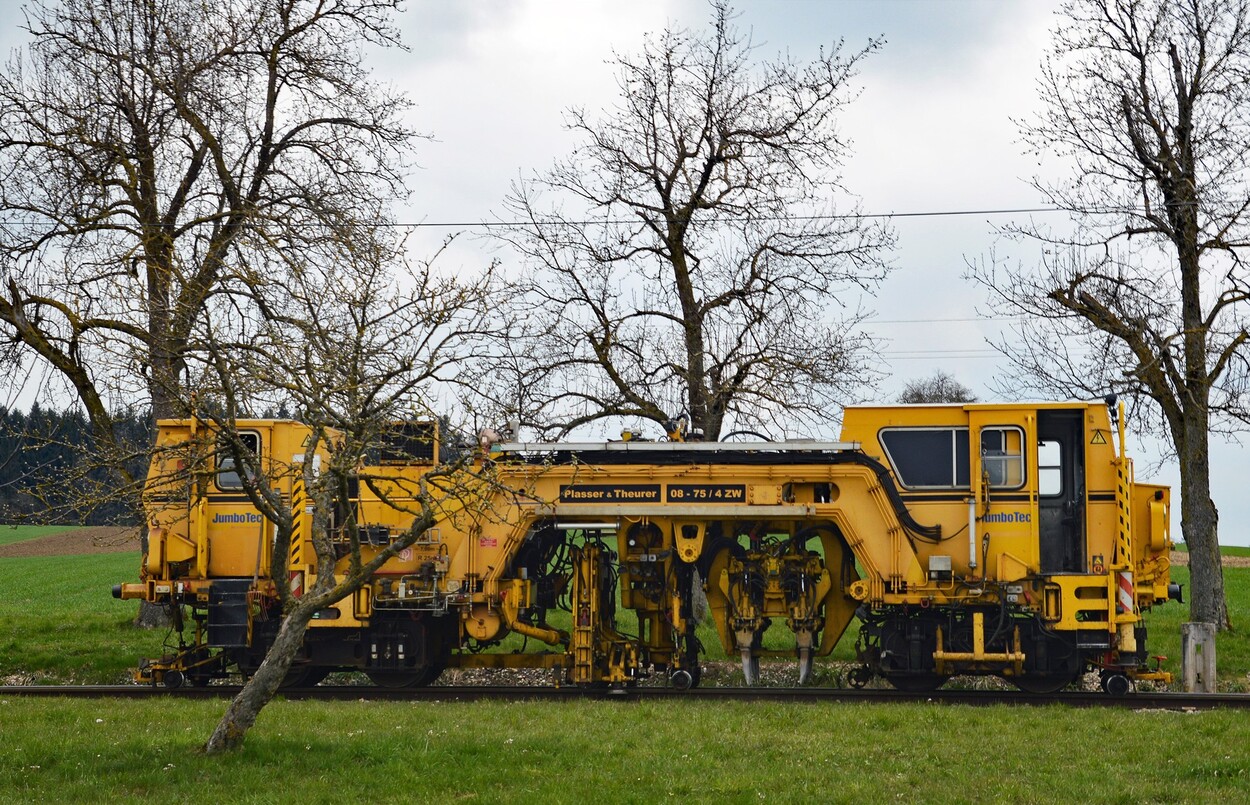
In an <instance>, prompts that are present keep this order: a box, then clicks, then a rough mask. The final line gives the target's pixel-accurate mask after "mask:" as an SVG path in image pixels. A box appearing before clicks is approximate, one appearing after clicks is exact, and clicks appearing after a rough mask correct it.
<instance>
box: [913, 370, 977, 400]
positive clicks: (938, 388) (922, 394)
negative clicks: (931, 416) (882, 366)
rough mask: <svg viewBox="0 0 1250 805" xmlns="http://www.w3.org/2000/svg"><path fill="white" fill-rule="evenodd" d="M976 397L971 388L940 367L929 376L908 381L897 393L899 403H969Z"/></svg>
mask: <svg viewBox="0 0 1250 805" xmlns="http://www.w3.org/2000/svg"><path fill="white" fill-rule="evenodd" d="M976 399H977V398H976V395H974V394H973V393H972V389H970V388H968V387H967V386H965V385H964V384H963V383H960V382H959V381H958V380H956V379H955V377H954V375H951V374H948V373H946V372H943V371H942V370H940V369H939V370H938V371H936V372H934V373H933V374H932V375H930V376H929V377H926V378H922V379H920V380H912V381H909V382H908V383H907V385H906V386H904V387H903V393H902V394H900V395H898V401H899V402H901V403H969V402H976Z"/></svg>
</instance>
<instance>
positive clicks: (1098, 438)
mask: <svg viewBox="0 0 1250 805" xmlns="http://www.w3.org/2000/svg"><path fill="white" fill-rule="evenodd" d="M1089 443H1090V444H1106V443H1107V437H1106V436H1103V435H1102V431H1100V430H1096V431H1094V436H1093V438H1091V439H1090V440H1089Z"/></svg>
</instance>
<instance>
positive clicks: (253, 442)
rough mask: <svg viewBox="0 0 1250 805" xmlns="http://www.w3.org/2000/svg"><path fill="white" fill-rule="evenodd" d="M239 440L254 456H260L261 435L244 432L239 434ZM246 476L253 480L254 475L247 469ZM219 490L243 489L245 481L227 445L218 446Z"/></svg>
mask: <svg viewBox="0 0 1250 805" xmlns="http://www.w3.org/2000/svg"><path fill="white" fill-rule="evenodd" d="M239 440H240V441H241V442H243V445H244V447H246V448H247V449H248V450H249V451H251V453H252V454H253V455H255V456H259V455H260V434H259V433H255V432H252V431H243V432H242V433H240V434H239ZM244 474H245V475H246V476H247V477H248V479H251V477H252V473H251V471H250V470H249V469H247V468H246V467H245V468H244ZM217 488H218V489H221V490H234V489H242V488H243V479H242V478H240V477H239V471H238V468H237V467H235V465H234V456H232V455H230V449H229V447H227V446H226V445H225V444H219V445H218V446H217Z"/></svg>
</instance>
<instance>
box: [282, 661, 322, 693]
mask: <svg viewBox="0 0 1250 805" xmlns="http://www.w3.org/2000/svg"><path fill="white" fill-rule="evenodd" d="M330 670H331V669H330V668H326V667H325V666H321V665H299V666H296V665H292V666H291V667H290V668H288V669H287V672H286V676H284V677H283V678H282V684H281V685H279V686H278V687H279V688H311V687H313V686H314V685H317V684H318V683H320V682H321V680H323V679H325V678H326V677H327V676H329V674H330Z"/></svg>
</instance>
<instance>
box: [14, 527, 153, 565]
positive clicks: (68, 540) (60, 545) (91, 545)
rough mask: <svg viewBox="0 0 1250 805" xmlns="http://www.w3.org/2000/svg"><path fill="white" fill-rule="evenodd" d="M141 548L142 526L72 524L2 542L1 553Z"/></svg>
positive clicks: (45, 553)
mask: <svg viewBox="0 0 1250 805" xmlns="http://www.w3.org/2000/svg"><path fill="white" fill-rule="evenodd" d="M138 550H139V529H138V528H136V527H130V528H119V527H116V526H89V527H87V528H71V529H68V530H66V531H62V532H60V533H57V534H48V535H47V536H45V537H39V538H38V539H28V540H25V541H23V542H13V543H10V544H8V545H0V557H17V556H70V555H73V554H83V553H125V552H127V551H138Z"/></svg>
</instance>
